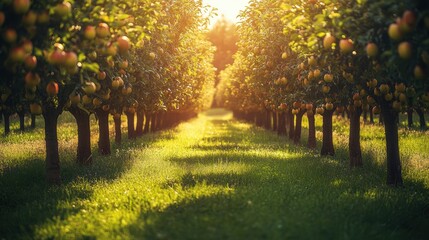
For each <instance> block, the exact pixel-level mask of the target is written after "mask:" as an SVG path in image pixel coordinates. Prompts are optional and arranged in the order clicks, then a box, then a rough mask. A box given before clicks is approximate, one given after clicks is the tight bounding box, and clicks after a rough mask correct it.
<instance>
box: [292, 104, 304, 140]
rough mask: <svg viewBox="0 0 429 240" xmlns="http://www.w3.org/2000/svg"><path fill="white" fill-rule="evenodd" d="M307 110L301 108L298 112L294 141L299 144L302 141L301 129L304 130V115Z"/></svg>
mask: <svg viewBox="0 0 429 240" xmlns="http://www.w3.org/2000/svg"><path fill="white" fill-rule="evenodd" d="M305 112H306V111H305V110H299V111H298V113H297V114H296V119H295V132H294V133H293V142H294V143H295V144H299V143H300V141H301V131H302V116H303V115H304V113H305Z"/></svg>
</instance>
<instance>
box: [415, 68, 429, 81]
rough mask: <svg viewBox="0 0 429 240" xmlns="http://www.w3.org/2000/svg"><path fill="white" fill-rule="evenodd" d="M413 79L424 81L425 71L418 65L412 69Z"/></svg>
mask: <svg viewBox="0 0 429 240" xmlns="http://www.w3.org/2000/svg"><path fill="white" fill-rule="evenodd" d="M414 77H415V78H416V79H418V80H423V79H425V78H426V72H425V70H424V69H423V68H422V67H421V66H419V65H417V66H415V67H414Z"/></svg>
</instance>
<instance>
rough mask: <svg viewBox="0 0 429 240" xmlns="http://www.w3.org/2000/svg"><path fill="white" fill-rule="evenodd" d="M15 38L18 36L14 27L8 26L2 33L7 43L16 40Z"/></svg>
mask: <svg viewBox="0 0 429 240" xmlns="http://www.w3.org/2000/svg"><path fill="white" fill-rule="evenodd" d="M17 38H18V34H17V33H16V31H15V29H13V28H8V29H6V31H5V32H4V33H3V39H4V40H5V41H6V42H8V43H14V42H16V39H17Z"/></svg>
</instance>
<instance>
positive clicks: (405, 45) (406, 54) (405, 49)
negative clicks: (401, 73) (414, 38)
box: [398, 42, 412, 59]
mask: <svg viewBox="0 0 429 240" xmlns="http://www.w3.org/2000/svg"><path fill="white" fill-rule="evenodd" d="M398 54H399V57H401V58H403V59H409V58H411V54H412V47H411V43H409V42H401V43H400V44H399V45H398Z"/></svg>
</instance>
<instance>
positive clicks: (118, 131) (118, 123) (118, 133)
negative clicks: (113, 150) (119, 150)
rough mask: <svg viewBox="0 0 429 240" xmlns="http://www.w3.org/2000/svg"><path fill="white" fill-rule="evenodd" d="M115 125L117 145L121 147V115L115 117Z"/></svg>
mask: <svg viewBox="0 0 429 240" xmlns="http://www.w3.org/2000/svg"><path fill="white" fill-rule="evenodd" d="M113 123H114V124H115V143H116V144H118V145H120V144H121V143H122V128H121V124H122V121H121V115H116V116H115V115H114V116H113Z"/></svg>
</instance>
